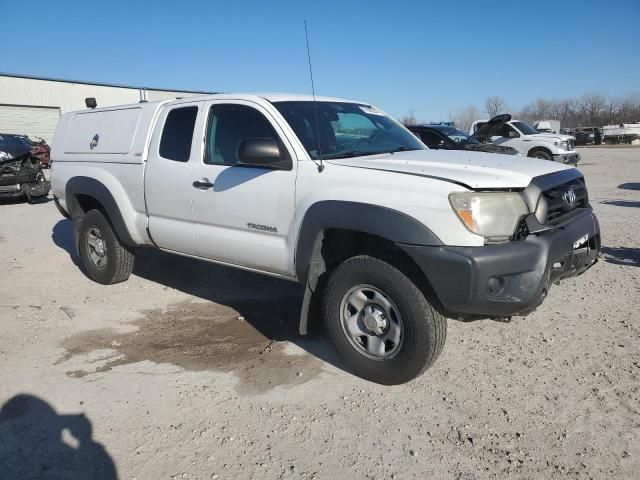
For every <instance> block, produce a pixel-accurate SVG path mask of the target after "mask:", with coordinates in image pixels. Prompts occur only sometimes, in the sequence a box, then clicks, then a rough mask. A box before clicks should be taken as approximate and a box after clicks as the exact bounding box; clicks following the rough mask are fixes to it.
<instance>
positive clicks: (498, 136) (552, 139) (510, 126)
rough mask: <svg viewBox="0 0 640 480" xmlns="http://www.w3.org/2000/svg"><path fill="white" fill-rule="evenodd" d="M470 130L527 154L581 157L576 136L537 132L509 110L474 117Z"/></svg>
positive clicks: (566, 159) (575, 159)
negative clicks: (516, 118)
mask: <svg viewBox="0 0 640 480" xmlns="http://www.w3.org/2000/svg"><path fill="white" fill-rule="evenodd" d="M499 120H502V121H499ZM489 124H492V125H494V128H485V129H483V131H482V132H478V131H479V130H480V127H482V126H485V125H489ZM479 133H482V138H479V137H480V135H479ZM469 134H470V135H474V134H475V136H476V139H478V140H479V141H486V142H489V143H493V144H495V145H502V146H505V147H512V148H515V149H516V150H517V151H518V152H520V153H521V154H522V155H525V156H527V157H532V158H540V159H542V160H554V161H556V162H561V163H567V164H573V165H577V164H578V162H579V161H580V154H579V153H578V152H576V150H575V141H576V139H575V137H572V136H571V135H562V134H557V133H550V132H545V133H541V132H538V130H536V129H535V128H533V127H532V126H531V125H529V124H527V123H525V122H522V121H520V120H512V119H511V115H509V114H508V113H505V114H501V115H497V116H495V117H493V118H492V119H491V120H476V121H475V122H473V123H472V124H471V127H469Z"/></svg>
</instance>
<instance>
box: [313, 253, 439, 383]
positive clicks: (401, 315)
mask: <svg viewBox="0 0 640 480" xmlns="http://www.w3.org/2000/svg"><path fill="white" fill-rule="evenodd" d="M323 313H324V318H325V321H326V324H327V328H328V332H329V336H330V338H331V340H332V342H333V344H334V345H335V347H336V349H337V350H338V353H339V354H340V356H341V357H342V358H343V360H344V361H345V362H346V363H347V366H348V368H349V369H350V370H352V371H353V373H354V374H356V375H358V376H360V377H362V378H364V379H367V380H370V381H372V382H376V383H381V384H384V385H397V384H400V383H405V382H408V381H410V380H412V379H414V378H415V377H417V376H418V375H420V374H422V373H423V372H424V371H425V370H426V369H427V368H429V367H430V366H431V365H432V364H433V363H434V362H435V360H436V359H437V358H438V356H439V355H440V352H441V351H442V348H443V346H444V343H445V339H446V334H447V323H446V322H447V321H446V318H445V317H444V316H442V315H441V314H440V313H439V312H438V311H437V310H436V309H435V308H434V307H433V306H432V304H431V303H430V302H429V301H428V300H427V298H426V297H425V295H424V294H423V293H422V291H421V290H420V289H419V288H418V287H416V285H414V283H413V282H412V281H411V280H410V279H409V278H408V277H407V276H405V275H404V274H403V273H402V272H401V271H400V270H398V269H397V268H395V267H394V266H392V265H390V264H388V263H386V262H384V261H382V260H379V259H377V258H374V257H369V256H364V255H363V256H357V257H352V258H350V259H348V260H346V261H344V262H343V263H342V264H340V265H339V266H338V267H337V268H336V269H335V270H334V271H333V272H332V274H331V275H330V277H329V280H328V283H327V287H326V289H325V294H324V299H323Z"/></svg>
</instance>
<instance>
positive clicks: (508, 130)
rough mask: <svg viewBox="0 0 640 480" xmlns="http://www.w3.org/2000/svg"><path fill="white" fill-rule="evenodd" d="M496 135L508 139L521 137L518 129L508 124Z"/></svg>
mask: <svg viewBox="0 0 640 480" xmlns="http://www.w3.org/2000/svg"><path fill="white" fill-rule="evenodd" d="M496 135H498V136H500V137H507V138H516V137H519V136H520V134H519V133H518V132H517V131H516V129H515V128H513V127H512V126H511V125H509V124H508V123H505V124H504V125H503V126H502V127H500V130H498V131H497V132H496Z"/></svg>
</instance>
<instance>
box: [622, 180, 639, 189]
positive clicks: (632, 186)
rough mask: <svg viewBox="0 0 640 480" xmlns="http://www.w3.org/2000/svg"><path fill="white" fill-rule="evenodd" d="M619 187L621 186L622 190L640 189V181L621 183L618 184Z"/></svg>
mask: <svg viewBox="0 0 640 480" xmlns="http://www.w3.org/2000/svg"><path fill="white" fill-rule="evenodd" d="M618 188H620V189H622V190H635V191H640V183H639V182H627V183H621V184H620V185H618Z"/></svg>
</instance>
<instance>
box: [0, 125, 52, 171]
mask: <svg viewBox="0 0 640 480" xmlns="http://www.w3.org/2000/svg"><path fill="white" fill-rule="evenodd" d="M0 138H3V139H4V140H7V141H14V142H17V143H24V144H25V145H28V146H29V149H31V153H32V154H33V155H35V156H36V157H38V160H39V161H40V166H42V168H51V147H50V146H49V145H48V144H47V142H46V141H45V140H44V139H43V138H40V137H36V140H33V139H32V138H31V137H29V136H28V135H18V134H16V133H0Z"/></svg>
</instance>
